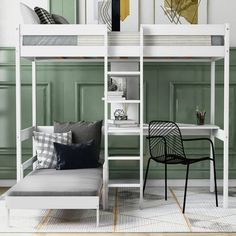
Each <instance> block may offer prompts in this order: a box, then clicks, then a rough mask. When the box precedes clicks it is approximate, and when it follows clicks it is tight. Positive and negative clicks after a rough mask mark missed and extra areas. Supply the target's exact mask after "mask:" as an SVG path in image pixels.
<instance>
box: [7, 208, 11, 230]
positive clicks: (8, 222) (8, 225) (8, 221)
mask: <svg viewBox="0 0 236 236" xmlns="http://www.w3.org/2000/svg"><path fill="white" fill-rule="evenodd" d="M6 211H7V227H10V209H9V208H6Z"/></svg>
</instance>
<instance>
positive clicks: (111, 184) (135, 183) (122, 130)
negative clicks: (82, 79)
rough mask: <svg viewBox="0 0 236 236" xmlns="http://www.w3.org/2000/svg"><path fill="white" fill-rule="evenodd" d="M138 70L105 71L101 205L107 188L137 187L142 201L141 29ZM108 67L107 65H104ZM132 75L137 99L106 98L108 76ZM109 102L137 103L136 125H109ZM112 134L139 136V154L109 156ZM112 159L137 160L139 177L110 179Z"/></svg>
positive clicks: (106, 199) (105, 204) (104, 199)
mask: <svg viewBox="0 0 236 236" xmlns="http://www.w3.org/2000/svg"><path fill="white" fill-rule="evenodd" d="M138 62H139V71H105V73H104V74H105V81H104V84H105V86H104V99H103V100H104V106H105V107H104V111H105V114H104V121H105V122H104V124H105V125H104V140H105V146H104V149H105V152H104V153H105V163H104V168H103V169H104V172H103V178H104V182H103V187H104V188H103V191H104V192H103V207H104V209H106V208H107V203H108V192H109V188H118V187H122V188H139V189H140V207H141V205H142V202H143V31H142V30H141V31H140V51H139V61H138ZM106 68H108V65H107V66H106ZM111 76H116V77H134V79H136V78H137V77H138V78H139V99H135V100H109V99H108V78H109V77H111ZM111 104H138V106H139V122H138V123H139V125H138V127H109V124H108V119H109V115H108V107H109V105H111ZM113 135H120V136H124V135H135V136H139V140H140V141H139V155H138V156H137V155H136V156H127V155H126V156H109V145H108V144H109V137H110V136H113ZM112 161H139V172H140V173H139V174H140V176H139V179H137V180H135V179H134V180H129V181H127V180H125V181H124V180H122V179H121V180H111V179H110V178H109V167H110V162H112Z"/></svg>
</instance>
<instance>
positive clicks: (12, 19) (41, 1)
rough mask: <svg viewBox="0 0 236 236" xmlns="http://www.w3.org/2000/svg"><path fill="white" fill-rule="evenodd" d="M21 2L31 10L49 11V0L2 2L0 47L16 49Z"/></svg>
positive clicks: (11, 0) (0, 1) (0, 2)
mask: <svg viewBox="0 0 236 236" xmlns="http://www.w3.org/2000/svg"><path fill="white" fill-rule="evenodd" d="M19 1H20V2H24V3H25V4H27V5H28V6H30V7H31V8H33V7H34V6H41V7H43V8H45V9H48V0H0V47H14V46H15V38H16V37H15V35H16V33H15V32H16V30H15V29H16V26H17V25H19V23H20V19H21V18H20V10H19Z"/></svg>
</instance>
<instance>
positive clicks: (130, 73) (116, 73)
mask: <svg viewBox="0 0 236 236" xmlns="http://www.w3.org/2000/svg"><path fill="white" fill-rule="evenodd" d="M107 74H108V75H109V76H112V75H114V76H138V75H140V71H109V72H107Z"/></svg>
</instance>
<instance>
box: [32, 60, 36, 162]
mask: <svg viewBox="0 0 236 236" xmlns="http://www.w3.org/2000/svg"><path fill="white" fill-rule="evenodd" d="M32 126H33V127H34V129H36V126H37V77H36V60H35V58H34V60H33V61H32ZM32 143H33V156H35V155H36V149H35V143H34V138H33V140H32ZM33 167H34V166H33Z"/></svg>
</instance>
